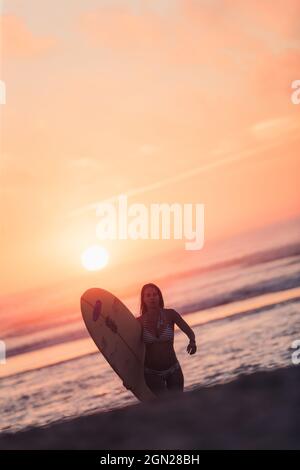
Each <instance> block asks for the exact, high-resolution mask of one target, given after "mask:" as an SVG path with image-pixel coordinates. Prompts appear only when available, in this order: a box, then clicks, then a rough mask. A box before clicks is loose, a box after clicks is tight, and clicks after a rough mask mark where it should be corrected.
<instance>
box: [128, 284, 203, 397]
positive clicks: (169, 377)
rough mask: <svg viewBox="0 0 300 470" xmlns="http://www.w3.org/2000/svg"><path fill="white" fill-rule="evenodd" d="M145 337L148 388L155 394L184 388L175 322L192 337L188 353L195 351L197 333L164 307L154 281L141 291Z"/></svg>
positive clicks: (141, 319)
mask: <svg viewBox="0 0 300 470" xmlns="http://www.w3.org/2000/svg"><path fill="white" fill-rule="evenodd" d="M137 320H138V321H139V322H140V324H141V326H142V340H143V341H144V343H145V346H146V352H145V362H144V376H145V381H146V384H147V385H148V387H149V388H150V389H151V390H152V392H153V393H154V394H155V395H156V396H161V395H164V394H165V392H166V391H182V392H183V386H184V377H183V373H182V370H181V367H180V364H179V362H178V360H177V357H176V354H175V351H174V346H173V343H174V324H175V323H176V325H178V326H179V328H180V329H181V330H182V331H183V332H184V333H185V334H186V335H187V336H188V337H189V339H190V342H189V344H188V346H187V352H188V353H189V354H195V352H196V350H197V347H196V342H195V334H194V332H193V330H192V329H191V328H190V327H189V325H188V324H187V323H186V322H185V321H184V320H183V318H182V317H181V316H180V315H179V313H177V312H176V311H175V310H173V309H172V308H164V300H163V296H162V293H161V291H160V289H159V288H158V287H157V286H156V285H155V284H152V283H149V284H145V285H144V286H143V288H142V291H141V315H140V316H139V317H138V318H137Z"/></svg>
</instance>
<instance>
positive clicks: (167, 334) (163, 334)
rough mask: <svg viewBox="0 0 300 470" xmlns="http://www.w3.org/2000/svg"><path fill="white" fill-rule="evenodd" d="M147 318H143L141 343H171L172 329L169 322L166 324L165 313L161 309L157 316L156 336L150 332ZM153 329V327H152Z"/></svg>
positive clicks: (172, 337)
mask: <svg viewBox="0 0 300 470" xmlns="http://www.w3.org/2000/svg"><path fill="white" fill-rule="evenodd" d="M149 326H150V322H149V317H148V316H146V315H145V318H143V342H144V343H163V342H165V341H173V339H174V328H173V325H171V324H170V323H169V322H168V323H167V322H166V313H165V312H164V310H163V309H161V310H160V314H159V316H158V320H157V324H156V330H157V335H156V334H155V333H154V332H152V331H151V326H150V328H149ZM152 328H153V326H152Z"/></svg>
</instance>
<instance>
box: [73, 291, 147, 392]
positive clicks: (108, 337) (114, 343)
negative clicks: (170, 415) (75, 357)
mask: <svg viewBox="0 0 300 470" xmlns="http://www.w3.org/2000/svg"><path fill="white" fill-rule="evenodd" d="M80 304H81V313H82V317H83V320H84V323H85V325H86V328H87V330H88V332H89V334H90V335H91V337H92V339H93V340H94V343H95V344H96V346H97V347H98V349H99V351H100V352H101V353H102V355H103V356H104V357H105V359H106V360H107V362H108V363H109V365H110V366H111V367H112V369H113V370H114V371H115V372H116V374H117V375H118V376H119V377H120V379H121V380H122V382H123V385H124V386H125V387H126V388H127V389H128V390H130V391H131V392H132V393H133V394H134V395H135V396H136V398H138V400H140V401H151V400H153V399H155V395H154V394H153V393H152V391H151V390H150V389H149V388H148V386H147V385H146V382H145V379H144V358H145V345H144V343H143V342H142V339H141V329H142V326H141V325H140V323H139V322H138V321H137V319H136V318H135V316H134V315H133V314H132V313H131V312H130V310H129V309H128V308H127V307H126V306H125V305H124V304H123V303H122V302H121V300H119V299H118V298H117V297H116V296H115V295H113V294H112V293H110V292H108V291H106V290H105V289H100V288H96V287H95V288H91V289H88V290H87V291H85V292H84V294H83V295H82V296H81V299H80Z"/></svg>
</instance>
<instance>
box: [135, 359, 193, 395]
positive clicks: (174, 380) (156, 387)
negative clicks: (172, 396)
mask: <svg viewBox="0 0 300 470" xmlns="http://www.w3.org/2000/svg"><path fill="white" fill-rule="evenodd" d="M157 372H158V371H157ZM144 377H145V382H146V384H147V386H148V387H149V388H150V390H151V391H152V392H153V393H154V394H155V395H156V396H163V395H164V396H165V395H166V392H168V391H180V392H183V389H184V377H183V373H182V369H181V367H180V364H179V363H177V364H176V365H175V368H174V366H172V368H171V370H170V371H166V373H165V374H163V375H160V374H156V373H155V371H153V372H149V371H148V372H146V371H145V372H144Z"/></svg>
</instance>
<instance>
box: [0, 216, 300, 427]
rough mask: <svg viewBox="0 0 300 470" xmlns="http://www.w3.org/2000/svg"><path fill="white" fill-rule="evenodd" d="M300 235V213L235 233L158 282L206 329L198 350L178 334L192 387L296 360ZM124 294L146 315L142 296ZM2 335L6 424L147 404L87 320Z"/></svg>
mask: <svg viewBox="0 0 300 470" xmlns="http://www.w3.org/2000/svg"><path fill="white" fill-rule="evenodd" d="M299 234H300V219H293V220H289V221H286V222H284V223H280V224H274V225H272V226H269V227H265V228H263V229H258V230H256V231H253V232H251V233H247V234H241V235H239V236H236V237H234V238H232V239H229V238H228V239H226V240H223V241H221V242H218V243H216V244H214V245H213V246H212V247H211V249H210V251H209V252H208V254H207V256H206V258H202V262H201V263H200V261H199V259H198V258H197V256H195V257H194V258H193V260H194V261H193V265H192V264H190V265H189V266H186V265H185V263H184V257H183V259H182V262H180V260H178V263H176V264H177V267H178V270H177V271H176V272H174V274H173V275H172V276H169V277H168V279H167V280H166V281H165V282H163V281H162V282H161V283H158V284H159V285H160V286H162V287H163V294H164V298H165V299H166V300H167V302H166V306H167V307H172V308H175V309H176V310H177V311H178V312H179V313H181V314H182V315H183V316H184V318H185V320H186V321H187V322H188V323H189V325H190V326H191V327H192V328H193V330H194V332H195V335H196V340H197V346H198V349H197V353H196V354H194V355H192V356H190V355H189V354H188V353H187V352H186V347H187V344H188V338H187V337H186V336H185V334H184V333H183V332H182V331H180V330H178V329H176V332H175V343H174V348H175V351H176V354H177V357H178V360H179V362H180V364H181V367H182V370H183V374H184V379H185V391H188V390H191V389H194V388H198V387H203V386H206V387H209V386H212V385H215V384H220V383H225V382H228V381H231V380H234V379H235V378H236V377H237V376H239V375H241V374H249V373H252V372H255V371H258V370H267V369H276V368H280V367H286V366H290V365H292V360H291V356H292V353H293V351H294V349H293V347H292V343H293V341H294V340H299V339H300V315H299V313H300V242H299V240H300V237H299ZM204 259H205V262H204ZM153 282H155V280H153ZM99 287H101V286H99ZM121 300H122V301H123V302H124V303H125V304H126V305H128V307H129V308H131V310H132V312H133V313H134V314H135V315H136V316H137V315H138V312H137V305H138V298H137V297H136V298H132V297H131V298H128V299H126V298H122V299H121ZM9 313H10V312H9V311H8V312H7V311H6V314H9ZM72 318H73V317H72ZM75 318H76V317H75ZM0 336H1V339H2V340H4V341H5V342H6V345H7V361H6V364H0V377H1V387H0V415H1V421H0V431H10V432H15V431H17V430H23V429H25V428H28V427H31V426H45V425H48V424H49V423H52V422H55V421H62V420H66V419H69V418H74V417H76V416H81V415H85V414H91V413H95V412H98V411H104V412H105V411H109V410H111V409H115V408H120V407H124V406H128V405H129V404H134V403H137V399H136V398H135V397H134V396H133V395H132V394H131V393H130V392H129V391H128V390H126V389H125V388H124V387H123V385H122V381H121V380H120V379H119V378H118V376H117V375H116V374H115V373H114V372H113V370H112V369H111V368H110V366H109V365H108V364H107V362H106V360H105V359H104V357H103V356H102V355H101V354H100V353H99V352H98V350H97V349H96V347H95V346H94V344H93V342H92V340H91V339H90V337H89V336H88V334H87V332H86V330H85V326H84V324H83V322H82V321H81V320H80V319H79V318H77V320H75V321H73V320H72V321H70V322H69V323H65V324H64V325H63V326H61V325H52V326H51V327H42V326H40V327H39V328H36V329H31V330H26V328H23V329H22V330H21V331H20V330H18V331H17V333H16V334H15V335H14V332H13V331H12V330H10V331H4V333H2V334H1V335H0Z"/></svg>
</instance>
